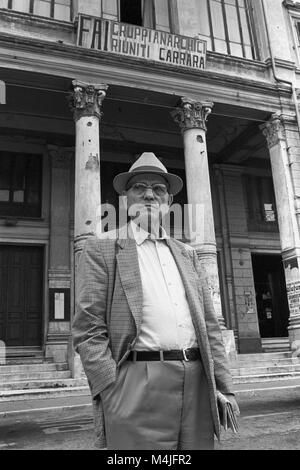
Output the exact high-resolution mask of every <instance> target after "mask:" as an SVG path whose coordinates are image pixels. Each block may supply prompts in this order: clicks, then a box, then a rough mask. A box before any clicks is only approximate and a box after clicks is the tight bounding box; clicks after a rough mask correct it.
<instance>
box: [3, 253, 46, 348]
mask: <svg viewBox="0 0 300 470" xmlns="http://www.w3.org/2000/svg"><path fill="white" fill-rule="evenodd" d="M42 312H43V248H42V247H35V246H34V247H33V246H16V245H0V340H2V341H4V342H5V345H6V346H7V347H12V346H14V347H20V346H40V345H41V341H42V317H43V315H42Z"/></svg>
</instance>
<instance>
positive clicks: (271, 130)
mask: <svg viewBox="0 0 300 470" xmlns="http://www.w3.org/2000/svg"><path fill="white" fill-rule="evenodd" d="M259 128H260V130H261V131H262V133H263V135H264V136H265V138H266V140H267V144H268V147H269V149H270V148H272V147H273V146H274V145H277V144H278V143H279V141H280V140H285V139H286V135H285V129H284V125H283V117H282V115H279V114H273V116H272V117H271V119H270V120H269V121H268V122H266V123H264V124H262V125H260V126H259Z"/></svg>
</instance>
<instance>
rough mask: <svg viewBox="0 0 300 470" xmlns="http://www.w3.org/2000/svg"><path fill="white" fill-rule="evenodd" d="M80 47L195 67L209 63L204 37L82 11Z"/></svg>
mask: <svg viewBox="0 0 300 470" xmlns="http://www.w3.org/2000/svg"><path fill="white" fill-rule="evenodd" d="M77 46H81V47H86V48H88V49H95V50H99V51H105V52H112V53H116V54H119V55H125V56H131V57H135V58H137V59H144V60H154V61H156V62H160V63H162V64H172V65H177V66H183V67H189V68H192V69H204V68H205V62H206V41H203V40H202V39H198V38H192V37H188V36H180V35H178V34H170V33H167V32H165V31H157V30H153V29H149V28H144V27H143V26H135V25H131V24H127V23H118V22H117V21H112V20H106V19H104V18H96V17H93V16H87V15H82V14H80V15H79V19H78V30H77Z"/></svg>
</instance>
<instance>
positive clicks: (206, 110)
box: [171, 97, 213, 132]
mask: <svg viewBox="0 0 300 470" xmlns="http://www.w3.org/2000/svg"><path fill="white" fill-rule="evenodd" d="M212 107H213V103H212V102H210V101H196V100H194V99H192V98H186V97H183V98H181V104H180V107H178V108H176V109H175V110H173V111H171V116H172V117H173V119H174V121H175V122H177V123H178V125H179V127H180V129H181V132H184V131H186V130H188V129H203V130H204V131H206V130H207V129H206V124H205V123H206V120H207V118H208V116H209V114H210V113H211V110H212Z"/></svg>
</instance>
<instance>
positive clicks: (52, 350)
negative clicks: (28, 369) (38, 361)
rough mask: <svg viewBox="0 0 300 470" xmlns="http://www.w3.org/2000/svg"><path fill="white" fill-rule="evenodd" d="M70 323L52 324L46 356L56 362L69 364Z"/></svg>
mask: <svg viewBox="0 0 300 470" xmlns="http://www.w3.org/2000/svg"><path fill="white" fill-rule="evenodd" d="M70 334H71V333H70V322H50V323H49V331H48V335H47V340H46V349H45V356H46V358H52V359H53V361H54V362H56V363H58V362H68V344H69V339H70Z"/></svg>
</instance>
